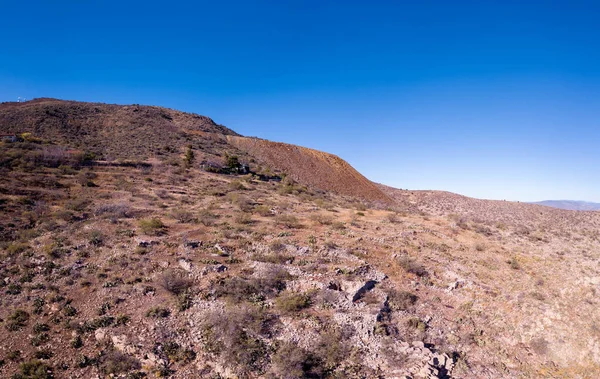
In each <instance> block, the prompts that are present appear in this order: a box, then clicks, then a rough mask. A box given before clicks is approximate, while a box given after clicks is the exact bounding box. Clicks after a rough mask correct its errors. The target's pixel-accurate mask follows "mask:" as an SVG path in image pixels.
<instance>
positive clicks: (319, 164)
mask: <svg viewBox="0 0 600 379" xmlns="http://www.w3.org/2000/svg"><path fill="white" fill-rule="evenodd" d="M54 107H56V108H54ZM95 107H98V109H100V110H99V111H98V112H99V114H100V115H94V114H93V112H95V111H94V108H95ZM135 109H137V111H135ZM46 111H48V112H50V114H47V113H46ZM54 112H58V114H61V116H57V115H56V114H55V113H54ZM60 112H63V113H60ZM140 112H141V114H142V115H143V117H141V118H138V116H136V115H135V114H138V113H140ZM175 112H176V111H171V110H164V109H163V108H155V107H150V108H148V107H143V106H112V105H111V106H108V105H106V106H105V105H102V104H89V103H76V102H62V101H58V100H39V101H37V102H35V101H34V102H30V103H22V104H14V103H13V104H2V105H0V130H1V133H2V134H4V133H10V132H15V131H16V130H19V131H22V130H25V131H29V132H30V133H31V134H29V135H24V136H19V138H18V139H17V141H16V142H10V141H8V140H7V141H2V142H0V258H1V259H0V293H1V296H0V304H1V307H0V377H2V378H4V377H6V378H14V379H17V378H38V379H41V378H44V379H47V378H86V379H87V378H152V377H171V378H282V379H288V378H596V377H598V376H600V307H599V305H600V300H599V293H600V213H599V212H575V211H565V210H559V209H552V208H549V207H544V206H538V205H534V204H523V203H513V202H504V201H489V200H479V199H472V198H468V197H464V196H460V195H456V194H452V193H447V192H441V191H405V190H398V189H394V188H390V187H386V186H383V185H377V184H374V183H372V182H370V181H368V179H366V178H365V177H363V176H362V175H361V174H359V173H358V172H356V171H355V170H354V169H353V168H352V167H351V166H350V165H348V164H347V163H346V162H344V161H343V160H341V159H340V158H338V157H335V156H333V155H329V154H326V153H322V152H318V151H314V150H311V149H306V148H302V147H298V146H292V145H287V144H282V143H274V142H270V141H265V140H261V139H256V138H246V137H241V136H238V135H236V134H235V133H234V132H232V131H229V130H228V129H222V128H223V127H221V126H218V125H216V124H214V123H213V122H212V121H210V119H208V118H203V117H202V116H194V115H187V114H181V115H177V114H176V113H175ZM165 114H166V115H168V116H169V117H172V119H171V120H169V119H168V118H165V117H164V115H165ZM7 120H8V121H7ZM15 120H19V121H18V122H17V121H15ZM107 120H112V121H110V122H109V121H107ZM186 120H187V121H186ZM138 132H139V136H144V138H143V139H142V140H137V139H136V138H133V136H137V135H138ZM114 136H126V137H122V139H121V140H119V142H116V141H114ZM119 138H121V137H119ZM90 152H91V153H95V154H96V155H95V156H94V155H92V154H89V153H90ZM111 154H115V156H117V155H118V158H115V159H113V158H112V156H111Z"/></svg>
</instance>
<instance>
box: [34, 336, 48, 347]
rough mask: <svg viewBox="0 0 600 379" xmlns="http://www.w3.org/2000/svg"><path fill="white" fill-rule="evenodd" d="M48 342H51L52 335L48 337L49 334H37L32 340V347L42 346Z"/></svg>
mask: <svg viewBox="0 0 600 379" xmlns="http://www.w3.org/2000/svg"><path fill="white" fill-rule="evenodd" d="M48 341H50V335H48V333H41V334H36V335H35V336H33V338H31V345H33V346H40V345H42V344H44V343H46V342H48Z"/></svg>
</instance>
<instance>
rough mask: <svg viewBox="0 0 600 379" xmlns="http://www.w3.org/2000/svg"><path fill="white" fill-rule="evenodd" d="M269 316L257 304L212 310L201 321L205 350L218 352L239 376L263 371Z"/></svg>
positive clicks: (265, 360)
mask: <svg viewBox="0 0 600 379" xmlns="http://www.w3.org/2000/svg"><path fill="white" fill-rule="evenodd" d="M268 320H269V317H268V316H267V315H266V314H265V313H264V312H263V311H262V310H261V309H260V308H258V307H252V306H237V307H232V308H230V309H228V310H227V311H226V312H224V313H221V312H216V311H214V312H210V313H208V314H207V315H206V317H205V319H204V321H203V322H202V324H201V335H202V342H203V345H204V348H205V350H207V351H208V352H210V353H212V354H215V355H219V356H221V358H222V359H223V361H224V362H225V364H226V365H227V366H229V367H230V368H231V369H232V370H234V371H235V372H236V373H237V374H238V375H239V376H244V377H245V376H247V375H248V374H249V373H250V372H257V373H258V372H261V371H262V370H263V368H264V366H265V365H266V363H267V358H268V348H267V346H266V345H265V343H264V342H263V338H261V337H262V336H263V335H265V334H266V333H267V332H268V330H266V326H267V324H268Z"/></svg>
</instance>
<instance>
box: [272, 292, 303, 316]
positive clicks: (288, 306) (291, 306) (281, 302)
mask: <svg viewBox="0 0 600 379" xmlns="http://www.w3.org/2000/svg"><path fill="white" fill-rule="evenodd" d="M311 303H312V301H311V298H310V296H309V295H307V294H304V293H289V294H284V295H282V296H280V297H278V298H277V299H276V300H275V305H276V306H277V308H278V309H279V310H281V311H282V312H283V313H287V314H291V313H297V312H299V311H301V310H302V309H304V308H308V307H310V305H311Z"/></svg>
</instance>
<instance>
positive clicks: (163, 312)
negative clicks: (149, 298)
mask: <svg viewBox="0 0 600 379" xmlns="http://www.w3.org/2000/svg"><path fill="white" fill-rule="evenodd" d="M170 315H171V310H169V309H167V308H162V307H154V308H150V309H149V310H148V312H146V317H152V318H166V317H169V316H170Z"/></svg>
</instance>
